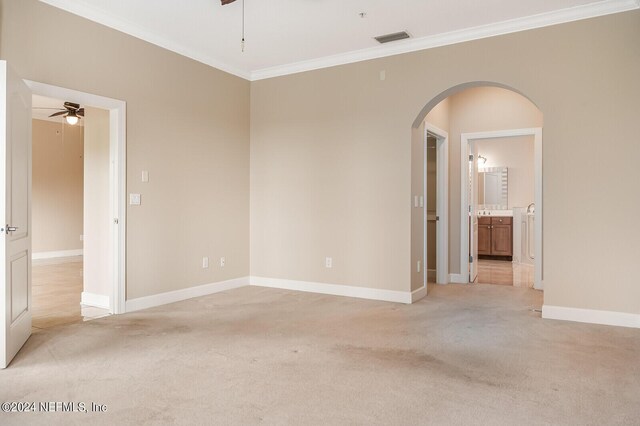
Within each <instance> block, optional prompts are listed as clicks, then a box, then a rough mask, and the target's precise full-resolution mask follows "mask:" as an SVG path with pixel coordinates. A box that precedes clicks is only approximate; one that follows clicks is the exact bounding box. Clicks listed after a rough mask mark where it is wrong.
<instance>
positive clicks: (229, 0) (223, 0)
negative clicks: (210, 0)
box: [220, 0, 236, 6]
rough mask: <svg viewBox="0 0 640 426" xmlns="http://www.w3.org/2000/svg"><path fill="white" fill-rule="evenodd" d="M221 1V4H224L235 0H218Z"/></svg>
mask: <svg viewBox="0 0 640 426" xmlns="http://www.w3.org/2000/svg"><path fill="white" fill-rule="evenodd" d="M220 1H221V2H222V5H223V6H224V5H225V4H230V3H233V2H234V1H236V0H220Z"/></svg>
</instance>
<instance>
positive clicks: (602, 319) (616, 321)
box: [542, 305, 640, 328]
mask: <svg viewBox="0 0 640 426" xmlns="http://www.w3.org/2000/svg"><path fill="white" fill-rule="evenodd" d="M542 318H545V319H555V320H565V321H575V322H586V323H590V324H602V325H616V326H619V327H632V328H640V314H629V313H625V312H615V311H599V310H595V309H579V308H566V307H564V306H550V305H543V306H542Z"/></svg>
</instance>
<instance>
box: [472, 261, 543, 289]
mask: <svg viewBox="0 0 640 426" xmlns="http://www.w3.org/2000/svg"><path fill="white" fill-rule="evenodd" d="M533 282H534V269H533V265H526V264H516V263H513V262H511V261H510V260H509V261H506V260H487V259H478V279H477V283H478V284H497V285H512V286H515V287H525V288H533Z"/></svg>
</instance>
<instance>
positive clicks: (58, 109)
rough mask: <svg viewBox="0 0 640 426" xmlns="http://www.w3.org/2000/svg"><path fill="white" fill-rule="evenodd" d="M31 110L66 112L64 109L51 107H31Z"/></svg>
mask: <svg viewBox="0 0 640 426" xmlns="http://www.w3.org/2000/svg"><path fill="white" fill-rule="evenodd" d="M31 109H55V110H56V111H66V109H63V108H51V107H31Z"/></svg>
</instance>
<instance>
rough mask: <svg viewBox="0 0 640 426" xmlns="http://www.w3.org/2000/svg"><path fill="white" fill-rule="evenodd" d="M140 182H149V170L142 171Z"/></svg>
mask: <svg viewBox="0 0 640 426" xmlns="http://www.w3.org/2000/svg"><path fill="white" fill-rule="evenodd" d="M142 182H149V172H148V171H147V170H143V171H142Z"/></svg>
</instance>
